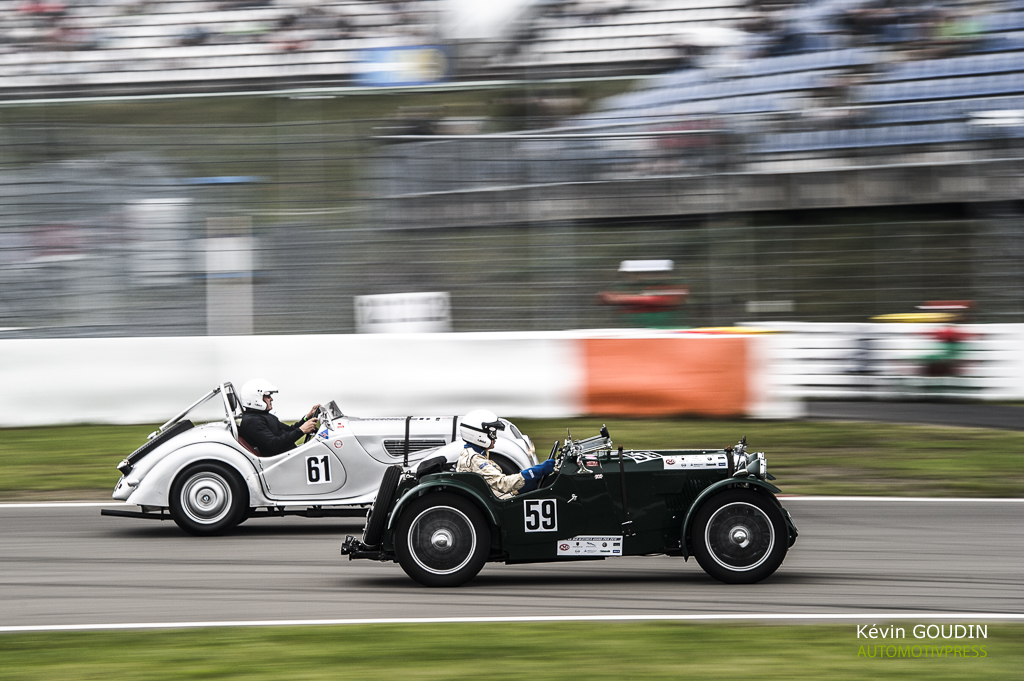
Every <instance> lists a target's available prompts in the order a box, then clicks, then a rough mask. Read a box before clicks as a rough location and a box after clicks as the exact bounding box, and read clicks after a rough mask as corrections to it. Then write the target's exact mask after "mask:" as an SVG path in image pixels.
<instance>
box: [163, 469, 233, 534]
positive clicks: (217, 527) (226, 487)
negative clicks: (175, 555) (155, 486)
mask: <svg viewBox="0 0 1024 681" xmlns="http://www.w3.org/2000/svg"><path fill="white" fill-rule="evenodd" d="M170 507H171V517H172V518H173V519H174V522H175V523H177V524H178V527H180V528H181V529H183V530H185V531H186V532H188V533H189V534H193V535H196V536H197V537H202V536H210V535H217V534H223V533H224V532H227V531H228V530H230V529H231V528H233V527H235V526H236V525H238V523H240V522H242V520H244V519H245V514H246V512H247V511H248V510H249V491H248V490H247V489H246V487H245V482H244V481H243V480H242V476H240V475H239V474H238V472H237V471H236V470H235V469H234V468H232V467H231V466H228V465H226V464H223V463H219V462H216V461H208V462H204V463H197V464H195V465H194V466H189V467H188V468H186V469H185V470H184V471H182V472H181V473H179V474H178V477H176V478H175V479H174V483H173V484H172V485H171V498H170Z"/></svg>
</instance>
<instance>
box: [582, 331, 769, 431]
mask: <svg viewBox="0 0 1024 681" xmlns="http://www.w3.org/2000/svg"><path fill="white" fill-rule="evenodd" d="M581 342H582V343H583V355H584V364H585V367H586V386H585V390H584V405H585V409H584V410H585V412H586V413H588V414H608V415H616V416H670V415H675V414H705V415H709V416H739V415H742V414H745V413H746V411H747V408H748V399H749V394H750V386H749V371H748V368H749V367H748V363H749V361H750V359H749V358H750V346H749V343H751V342H754V341H753V340H752V339H751V338H747V337H740V338H736V337H729V338H722V337H701V338H694V337H677V338H587V339H583V340H582V341H581Z"/></svg>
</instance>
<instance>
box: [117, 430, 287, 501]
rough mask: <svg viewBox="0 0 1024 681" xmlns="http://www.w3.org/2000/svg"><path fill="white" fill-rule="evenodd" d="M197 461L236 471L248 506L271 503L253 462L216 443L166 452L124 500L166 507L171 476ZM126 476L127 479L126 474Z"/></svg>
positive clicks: (234, 450)
mask: <svg viewBox="0 0 1024 681" xmlns="http://www.w3.org/2000/svg"><path fill="white" fill-rule="evenodd" d="M200 461H218V462H220V463H223V464H226V465H228V466H231V467H232V468H234V469H235V470H236V471H238V474H239V475H240V476H241V477H242V479H243V480H245V484H246V487H248V488H249V506H250V507H252V506H264V505H270V504H271V503H272V502H270V501H269V500H268V499H266V497H265V495H264V494H263V490H262V489H261V488H260V480H259V475H258V473H257V472H256V466H255V464H253V463H252V462H251V461H250V460H249V459H248V458H246V456H245V455H244V454H242V453H241V452H239V451H238V450H236V449H233V448H232V447H229V446H227V445H225V444H221V443H218V442H207V443H202V444H195V445H188V446H186V447H182V448H181V449H179V450H177V451H175V452H172V453H170V454H168V455H166V456H165V457H164V458H163V459H161V460H160V462H159V463H157V464H156V465H155V466H153V468H152V469H150V470H149V471H148V472H147V473H146V476H145V477H144V478H142V480H140V481H139V486H138V487H137V488H135V491H134V492H132V493H131V494H130V495H129V496H128V498H127V499H126V500H125V501H126V503H129V504H138V505H139V506H159V507H162V508H166V507H168V506H170V501H169V499H170V495H171V485H172V484H173V483H174V479H175V478H176V477H177V475H178V474H179V473H180V472H181V471H182V470H184V469H185V468H187V467H188V466H191V465H192V464H194V463H198V462H200ZM128 477H129V478H131V476H130V475H129V476H128Z"/></svg>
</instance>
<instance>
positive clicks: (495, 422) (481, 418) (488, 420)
mask: <svg viewBox="0 0 1024 681" xmlns="http://www.w3.org/2000/svg"><path fill="white" fill-rule="evenodd" d="M499 430H505V424H504V423H502V422H501V419H499V418H498V415H497V414H495V413H494V412H493V411H487V410H486V409H474V410H473V411H471V412H469V413H468V414H466V415H465V416H463V417H462V423H460V424H459V436H460V437H462V439H463V440H465V441H466V442H468V443H469V444H471V445H476V446H478V447H483V448H484V449H487V448H489V447H490V446H491V445H492V444H493V443H494V441H495V440H497V439H498V431H499Z"/></svg>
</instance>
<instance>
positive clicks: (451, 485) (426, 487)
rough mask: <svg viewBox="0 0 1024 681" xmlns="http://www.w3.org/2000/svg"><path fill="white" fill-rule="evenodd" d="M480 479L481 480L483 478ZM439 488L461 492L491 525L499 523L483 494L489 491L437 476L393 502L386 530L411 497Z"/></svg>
mask: <svg viewBox="0 0 1024 681" xmlns="http://www.w3.org/2000/svg"><path fill="white" fill-rule="evenodd" d="M480 479H481V480H483V478H480ZM484 484H486V483H484ZM439 488H443V489H450V490H452V491H454V492H455V493H456V494H461V495H462V496H464V497H469V498H470V500H472V501H473V502H474V503H475V504H476V505H477V506H479V507H480V509H481V510H482V511H483V512H484V514H485V515H486V516H487V518H488V520H490V521H491V524H492V525H494V526H500V525H501V519H500V517H499V516H498V514H497V512H496V511H495V510H494V508H492V506H491V504H490V503H489V502H488V500H487V498H486V496H485V495H487V496H491V494H490V492H481V491H480V490H478V489H476V488H475V487H473V485H471V484H469V483H467V482H465V481H463V480H456V479H454V478H447V477H445V478H438V479H435V480H428V481H426V482H421V483H420V484H418V485H416V486H415V487H413V488H412V489H410V490H408V491H407V492H406V493H405V494H403V495H402V496H401V497H399V499H398V501H397V502H396V503H395V507H394V508H393V509H392V510H391V517H390V518H388V527H387V529H388V532H391V531H392V530H393V529H394V524H395V519H396V518H398V516H400V515H401V514H402V509H403V508H405V507H406V506H408V505H409V503H410V502H411V501H412V500H413V499H416V498H418V497H420V496H421V495H423V494H425V493H427V492H429V491H431V490H436V489H439Z"/></svg>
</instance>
